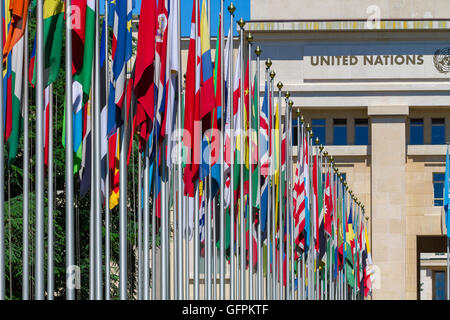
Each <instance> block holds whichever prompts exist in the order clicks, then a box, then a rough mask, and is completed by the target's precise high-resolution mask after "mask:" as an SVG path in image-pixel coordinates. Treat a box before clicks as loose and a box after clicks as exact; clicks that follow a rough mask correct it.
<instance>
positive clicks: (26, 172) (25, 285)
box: [0, 21, 30, 300]
mask: <svg viewBox="0 0 450 320" xmlns="http://www.w3.org/2000/svg"><path fill="white" fill-rule="evenodd" d="M1 32H3V31H0V33H1ZM24 37H25V38H24V42H25V45H24V57H23V61H24V65H25V66H26V65H27V63H28V53H29V52H28V21H27V23H26V25H25V34H24ZM26 70H27V68H23V75H24V76H23V90H24V92H23V100H22V108H23V109H22V110H23V207H22V210H23V234H22V299H23V300H28V299H30V284H29V277H30V270H29V240H28V239H29V238H28V237H29V223H30V222H29V221H30V218H29V201H30V198H29V192H30V185H29V183H30V182H29V181H30V180H29V179H30V178H29V176H30V147H29V139H30V134H29V124H28V120H29V106H28V77H27V71H26ZM0 74H2V72H0ZM0 82H1V81H0ZM0 90H1V91H0V92H3V90H2V89H1V87H0ZM0 100H2V101H3V98H2V96H1V95H0ZM0 110H3V108H1V109H0Z"/></svg>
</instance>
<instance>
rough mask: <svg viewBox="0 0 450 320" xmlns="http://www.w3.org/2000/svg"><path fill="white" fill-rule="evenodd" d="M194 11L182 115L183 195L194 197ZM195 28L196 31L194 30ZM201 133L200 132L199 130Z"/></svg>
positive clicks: (197, 101)
mask: <svg viewBox="0 0 450 320" xmlns="http://www.w3.org/2000/svg"><path fill="white" fill-rule="evenodd" d="M195 10H197V13H198V7H197V8H195V2H194V6H193V9H192V20H191V35H190V40H189V52H188V61H187V69H186V87H185V113H184V115H185V116H184V130H185V131H186V133H185V134H184V138H183V143H184V145H185V146H186V148H187V159H186V161H187V165H186V168H185V170H184V177H183V180H184V184H185V194H187V195H189V196H190V197H193V196H194V186H195V181H197V179H198V171H199V163H200V159H199V155H200V150H199V147H201V146H199V143H198V142H196V141H200V137H198V134H199V132H198V131H199V130H198V128H196V127H195V124H198V122H199V121H200V61H201V59H200V57H201V54H200V48H201V46H200V45H201V43H200V41H198V43H197V47H196V46H195V37H196V34H197V37H200V24H198V23H197V22H196V20H195V16H196V15H195ZM196 28H197V30H196ZM200 133H201V130H200Z"/></svg>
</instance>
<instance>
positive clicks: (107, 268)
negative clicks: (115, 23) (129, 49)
mask: <svg viewBox="0 0 450 320" xmlns="http://www.w3.org/2000/svg"><path fill="white" fill-rule="evenodd" d="M108 12H109V10H108V1H105V16H104V20H105V91H106V94H105V99H106V101H105V102H106V103H105V104H106V110H105V112H106V119H108V99H109V86H108V84H109V52H108V45H109V42H108V40H109V30H108V17H109V13H108ZM105 143H107V144H109V138H107V139H106V141H105ZM104 165H105V167H106V174H105V300H110V298H111V272H110V268H111V266H110V252H111V250H110V243H111V241H110V209H109V194H110V186H111V183H110V179H109V147H107V148H106V163H105V164H104Z"/></svg>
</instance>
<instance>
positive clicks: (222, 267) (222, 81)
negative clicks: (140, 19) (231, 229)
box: [214, 0, 226, 300]
mask: <svg viewBox="0 0 450 320" xmlns="http://www.w3.org/2000/svg"><path fill="white" fill-rule="evenodd" d="M223 14H224V0H221V1H220V34H221V37H220V50H221V52H220V55H221V57H224V51H225V48H224V37H225V34H224V29H223V21H224V15H223ZM220 68H221V71H220V85H221V88H220V89H221V99H220V100H221V108H220V112H221V117H220V130H221V132H220V150H224V134H225V120H224V117H225V112H224V110H225V92H226V91H225V73H224V72H225V65H224V63H221V65H220ZM219 153H220V212H219V215H220V217H219V220H220V221H219V222H220V224H219V225H220V228H219V232H220V254H219V256H220V267H219V269H220V299H221V300H223V299H224V298H225V279H224V276H225V230H226V227H225V212H224V195H225V174H224V168H225V167H224V156H223V154H224V153H223V152H219ZM215 228H216V226H215V225H214V230H215ZM215 241H216V239H215V237H214V253H215V252H216V246H215ZM215 263H216V260H215V259H214V266H215ZM216 277H217V274H216V270H215V268H214V281H215V280H216ZM215 293H216V287H215V286H214V296H215Z"/></svg>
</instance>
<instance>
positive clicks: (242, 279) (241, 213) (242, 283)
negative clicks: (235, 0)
mask: <svg viewBox="0 0 450 320" xmlns="http://www.w3.org/2000/svg"><path fill="white" fill-rule="evenodd" d="M238 24H239V27H240V32H239V33H240V42H241V44H240V48H241V56H240V59H241V61H240V63H241V70H240V71H241V83H240V85H241V97H240V101H241V107H240V112H241V123H240V130H239V131H240V132H239V133H240V135H239V138H240V139H239V140H240V147H241V152H240V159H239V161H240V164H239V175H240V179H239V181H240V184H241V185H240V187H239V191H240V199H239V218H240V219H239V224H240V226H239V228H240V229H239V230H240V242H241V243H240V245H241V250H240V269H239V271H240V285H239V288H240V295H239V298H240V299H244V297H245V225H244V166H245V160H244V152H245V151H244V148H245V147H244V130H245V129H244V126H245V124H244V110H245V99H244V94H245V92H244V86H245V84H244V82H245V67H244V26H245V22H244V20H243V19H242V18H241V19H240V20H239V22H238Z"/></svg>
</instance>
